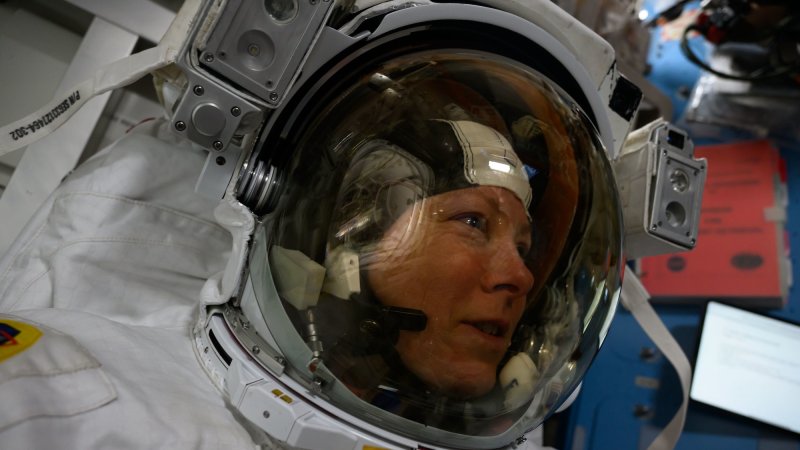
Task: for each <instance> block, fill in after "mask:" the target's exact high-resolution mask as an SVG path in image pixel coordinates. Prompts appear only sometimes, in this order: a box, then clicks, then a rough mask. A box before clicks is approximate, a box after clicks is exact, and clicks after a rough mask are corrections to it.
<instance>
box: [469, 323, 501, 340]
mask: <svg viewBox="0 0 800 450" xmlns="http://www.w3.org/2000/svg"><path fill="white" fill-rule="evenodd" d="M467 324H468V325H470V326H472V327H473V328H476V329H477V330H478V331H480V332H481V333H484V334H488V335H489V336H492V337H498V338H500V337H503V336H505V334H506V328H507V327H506V326H505V325H504V324H501V323H498V322H467Z"/></svg>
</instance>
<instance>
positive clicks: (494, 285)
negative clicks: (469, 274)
mask: <svg viewBox="0 0 800 450" xmlns="http://www.w3.org/2000/svg"><path fill="white" fill-rule="evenodd" d="M485 269H486V270H485V272H484V275H483V282H482V284H483V288H484V289H485V290H486V291H487V292H498V291H505V292H507V293H509V294H512V295H514V296H517V295H522V296H525V295H527V294H528V292H530V291H531V289H532V288H533V282H534V279H533V274H532V273H531V271H530V269H528V267H527V266H526V265H525V261H524V260H523V259H522V257H521V256H520V255H519V252H518V250H517V245H516V243H515V242H505V243H503V244H502V245H498V246H497V247H495V251H493V252H492V254H491V256H490V258H489V260H488V261H487V264H486V266H485Z"/></svg>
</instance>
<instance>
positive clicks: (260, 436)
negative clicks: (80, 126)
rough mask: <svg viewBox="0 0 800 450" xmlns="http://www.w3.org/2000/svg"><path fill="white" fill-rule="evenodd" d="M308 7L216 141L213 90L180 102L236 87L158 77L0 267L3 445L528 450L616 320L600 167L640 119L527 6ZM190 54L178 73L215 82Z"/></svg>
mask: <svg viewBox="0 0 800 450" xmlns="http://www.w3.org/2000/svg"><path fill="white" fill-rule="evenodd" d="M253 3H255V2H253ZM288 3H291V2H288ZM288 3H286V4H288ZM326 3H327V2H326ZM331 3H332V4H331V5H327V6H326V7H330V8H331V10H330V11H329V14H328V15H325V16H324V17H323V18H322V19H319V20H320V21H321V22H320V23H321V24H323V25H321V29H323V28H324V29H323V30H322V31H320V33H321V34H320V35H319V36H323V37H324V38H325V39H322V38H320V39H318V40H316V41H314V42H315V45H316V46H315V47H314V48H313V49H312V50H309V52H310V53H309V54H308V55H307V58H306V59H305V62H304V63H303V62H302V61H301V62H299V63H298V64H300V65H301V69H302V70H300V69H298V71H297V72H296V73H295V74H293V75H292V76H291V77H290V78H291V83H289V82H287V83H289V84H281V83H282V82H281V81H280V80H273V82H272V84H270V85H269V86H273V87H274V86H281V87H286V88H287V91H286V92H288V94H287V95H286V96H285V97H283V98H281V97H279V96H273V95H270V94H271V92H270V91H269V88H268V89H266V90H265V89H260V90H259V89H251V90H250V91H249V94H248V95H244V94H240V95H241V99H242V100H241V101H242V103H241V105H242V106H238V104H237V106H236V108H237V109H233V108H227V106H226V109H230V112H231V113H233V112H234V111H235V112H236V114H231V116H230V117H228V116H225V119H224V120H223V122H224V123H223V124H220V123H216V122H214V119H220V118H222V117H223V116H220V115H219V114H217V113H218V112H220V111H221V109H220V107H219V105H222V104H226V105H227V103H225V102H230V101H231V100H230V99H229V98H227V97H226V98H225V99H221V98H217V99H216V100H213V101H211V100H207V99H204V100H202V101H201V100H197V98H198V97H202V96H203V95H206V96H207V95H211V94H212V93H213V92H215V89H217V91H219V92H223V89H222V88H219V87H213V86H212V85H209V84H205V85H203V89H196V88H195V89H192V88H191V87H192V85H194V86H197V85H199V84H198V83H199V81H198V80H199V79H200V78H201V77H207V78H208V77H209V73H214V74H216V75H217V76H218V78H219V79H222V78H223V77H222V75H220V74H221V73H224V74H228V75H227V76H228V78H230V77H233V76H234V75H230V73H232V72H225V71H226V70H230V67H238V66H236V64H235V63H232V62H230V63H229V66H228V69H222V68H219V67H218V68H217V69H216V70H217V72H214V71H212V70H211V67H210V66H209V67H206V69H208V70H207V71H200V70H197V71H196V72H192V70H193V69H190V68H187V67H188V66H185V65H184V66H181V65H180V64H179V67H180V68H182V69H183V70H184V72H186V73H184V75H183V76H184V77H185V78H184V81H186V79H189V82H184V83H183V87H184V91H180V90H179V89H178V90H170V89H174V88H175V86H177V84H172V83H173V82H174V81H175V80H176V78H171V77H168V76H167V75H165V73H163V72H162V73H158V74H156V79H157V86H159V88H160V89H162V91H161V95H162V99H163V100H164V102H165V105H166V106H167V111H168V113H167V118H166V119H158V120H155V121H151V122H146V123H144V124H141V125H140V126H138V127H136V128H135V129H134V130H133V131H131V132H130V133H129V134H128V135H126V136H125V137H123V138H122V139H121V140H119V141H118V142H116V143H115V144H114V145H112V146H111V147H109V148H108V149H106V150H104V151H102V152H101V153H99V154H98V155H96V156H94V157H93V158H91V159H90V160H89V161H87V162H86V163H85V164H83V165H82V166H80V167H79V168H78V169H76V170H75V171H74V172H73V173H72V174H70V176H69V177H68V178H67V179H66V180H65V181H64V182H63V183H62V185H61V186H60V187H59V188H58V189H57V190H56V192H54V193H53V195H52V196H51V197H50V198H49V200H48V201H47V202H46V204H45V205H43V207H42V208H41V209H40V211H39V212H38V213H37V215H36V216H35V217H34V218H33V219H32V220H31V222H30V224H29V225H28V226H27V227H26V229H25V230H24V231H23V233H22V234H21V235H20V237H19V238H18V240H17V241H16V242H15V243H14V245H13V246H12V248H11V249H10V250H9V251H8V253H7V254H5V255H3V259H2V261H0V311H2V315H0V327H2V328H0V331H2V333H0V336H2V339H3V340H2V341H0V343H2V347H0V349H2V353H0V395H2V398H3V399H4V403H6V404H7V405H9V406H8V407H4V408H3V410H2V411H0V442H3V446H4V447H5V446H6V445H7V446H8V447H9V448H19V447H22V446H33V447H37V448H38V447H46V446H53V447H59V448H65V447H66V448H96V447H114V448H125V447H133V448H161V447H170V448H174V447H178V448H183V447H187V448H188V447H191V448H240V447H243V448H253V447H257V446H262V447H266V448H312V449H313V448H348V449H349V448H352V449H362V448H363V449H366V448H442V449H444V448H461V449H464V448H470V449H474V448H486V449H488V448H521V447H525V446H527V447H528V448H537V446H538V444H537V440H538V439H537V437H536V436H537V433H541V429H540V428H539V427H540V425H541V424H542V422H543V421H544V420H545V419H546V418H547V417H549V416H550V415H552V414H553V413H554V412H555V411H556V410H558V409H559V408H560V407H562V406H564V405H566V404H568V403H569V399H570V398H571V397H572V396H573V395H574V393H575V392H576V391H577V389H578V387H579V385H580V380H581V378H582V377H583V375H584V373H585V372H586V370H587V368H588V366H589V364H590V362H591V360H592V358H593V357H594V355H595V354H596V352H597V350H598V348H599V346H600V344H601V343H602V340H603V338H604V337H605V333H606V331H607V329H608V326H609V324H610V321H611V318H612V317H613V314H614V311H615V308H616V305H617V298H618V296H619V288H620V285H621V272H622V266H623V265H622V242H623V237H622V236H623V231H622V213H621V211H622V207H621V204H620V200H619V194H618V192H617V190H616V186H615V179H614V173H613V170H612V167H611V163H610V161H609V160H610V158H611V157H612V156H613V154H614V153H615V152H617V151H618V149H619V145H620V143H619V141H621V140H622V139H623V138H624V135H625V134H626V133H627V127H628V122H629V121H630V119H631V115H630V114H632V112H633V111H634V110H635V103H636V102H637V101H638V97H637V96H636V95H633V99H631V98H628V96H626V91H625V89H627V88H629V86H628V85H626V84H625V82H624V79H623V78H618V76H617V75H616V72H615V71H614V70H613V53H612V54H611V57H610V58H611V63H610V65H609V66H607V67H603V69H602V70H595V68H593V67H592V68H590V70H587V69H586V67H584V66H582V65H581V64H582V63H581V62H580V61H579V60H578V59H576V58H575V54H576V53H579V52H577V51H576V50H575V47H574V46H572V45H565V44H564V43H563V42H562V43H559V42H561V41H559V40H558V39H555V38H553V37H552V34H551V33H546V32H545V31H544V29H543V28H542V27H540V26H538V25H536V24H535V23H534V22H535V20H534V21H531V20H530V19H529V18H530V17H539V16H541V15H545V16H547V18H548V19H549V22H550V24H549V25H544V26H546V27H551V29H552V27H555V28H558V27H557V26H556V25H553V24H558V23H561V22H559V21H565V22H564V23H569V24H572V25H573V26H575V27H576V33H577V34H581V35H582V36H583V37H584V38H587V37H589V38H591V39H595V38H593V37H592V36H593V35H591V33H590V32H588V30H585V29H582V28H580V27H579V25H578V24H577V22H575V21H574V19H571V18H568V17H567V16H566V15H564V14H561V13H558V12H557V8H556V7H555V6H553V5H548V4H549V2H542V3H537V2H534V3H535V4H532V5H530V6H524V5H522V4H521V3H517V2H508V3H507V4H505V5H506V6H505V7H503V6H499V5H501V4H500V3H496V2H486V3H485V4H483V5H466V4H450V3H448V4H437V3H428V2H392V3H390V4H385V3H379V4H376V5H372V4H361V5H358V7H354V6H353V5H344V4H338V3H335V2H331ZM314 4H317V2H311V5H314ZM215 5H216V6H218V7H219V4H216V3H215ZM259 5H260V3H259ZM270 5H271V6H270ZM276 5H277V3H275V4H271V3H268V4H267V6H266V8H267V10H270V8H273V9H272V10H270V11H271V12H270V14H271V15H272V17H273V18H274V17H276V14H277V15H280V20H278V22H280V23H287V21H291V18H292V17H300V16H304V13H303V12H302V11H303V9H302V8H309V7H311V6H309V5H302V6H297V5H301V4H294V5H296V7H297V8H299V9H298V10H296V11H295V10H292V9H291V8H289V10H287V9H286V8H283V7H281V8H278V7H277V6H276ZM281 5H283V6H286V5H285V4H284V3H281ZM387 5H388V6H387ZM230 8H234V7H233V6H231V7H230ZM348 8H349V9H348ZM520 8H521V9H520ZM292 11H294V12H292ZM298 11H299V12H298ZM520 11H523V12H522V13H520ZM525 11H527V12H525ZM238 12H241V11H238ZM279 12H280V14H278V13H279ZM511 12H514V14H511ZM226 14H231V15H230V16H226ZM283 14H285V16H284V15H283ZM305 16H306V17H312V16H313V14H310V13H309V14H306V15H305ZM523 16H524V17H527V18H524V17H523ZM225 17H237V18H240V17H241V16H239V15H236V14H234V13H232V12H230V10H225V11H220V12H219V14H218V15H217V16H215V21H214V22H213V23H214V24H215V26H218V27H222V26H223V25H224V24H226V23H227V24H230V23H238V24H239V25H238V26H242V24H241V21H240V22H236V20H240V19H236V20H233V19H232V20H230V21H226V20H225ZM314 17H316V16H314ZM444 18H447V20H444ZM425 21H432V23H434V24H435V25H430V26H428V25H425V23H426V22H425ZM539 22H540V23H543V22H548V20H544V19H541V18H540V19H539ZM197 23H198V25H197V28H196V29H204V30H206V31H207V28H203V26H202V25H203V23H205V24H206V25H207V24H208V22H203V21H202V20H198V21H197ZM500 24H507V26H506V28H505V29H501V28H502V27H500ZM478 25H480V26H478ZM466 30H469V31H470V33H465V31H466ZM250 31H252V30H249V31H248V30H244V31H242V33H241V34H240V35H237V37H236V38H235V39H234V40H237V39H238V41H237V42H239V43H240V44H241V43H242V42H245V44H247V42H248V41H247V39H250V40H251V42H250V44H249V45H244V46H243V47H242V46H241V45H240V46H239V47H238V48H243V49H244V53H245V54H246V56H243V57H242V58H243V59H244V60H245V63H244V66H246V67H250V68H254V67H255V68H258V67H261V68H262V69H263V66H259V64H257V63H258V61H260V60H259V59H258V57H259V55H261V54H262V53H261V52H263V50H264V49H265V48H266V46H265V45H264V43H265V42H266V41H267V39H265V38H264V36H263V35H262V34H257V33H254V32H253V33H250ZM226 32H227V33H228V34H225V36H228V35H229V34H230V31H229V30H228V31H226ZM336 33H340V34H338V35H337V34H336ZM515 33H517V34H515ZM553 33H557V31H556V30H554V31H553ZM223 34H224V33H223ZM209 36H210V37H209ZM215 36H216V35H215V34H214V32H213V31H212V32H210V33H207V34H206V35H205V38H206V40H205V41H204V42H205V44H204V46H203V47H202V48H200V47H198V48H197V49H196V51H197V53H196V54H195V56H198V55H199V56H201V57H200V58H194V59H192V61H194V62H195V63H197V62H198V61H205V62H206V63H207V64H209V65H212V64H213V62H214V61H218V60H219V59H220V58H222V59H225V58H227V59H228V60H231V59H233V57H234V54H233V51H230V49H229V48H228V47H225V45H226V44H225V38H219V39H221V40H217V41H215V39H216V38H215ZM336 36H338V37H336ZM526 36H527V37H526ZM523 37H525V39H528V41H526V40H525V39H522V38H523ZM533 37H536V38H537V39H539V42H538V45H539V46H538V47H536V46H533V45H531V46H529V47H520V44H521V43H524V42H527V43H528V44H531V42H530V39H533ZM562 37H563V36H562ZM512 38H513V39H512ZM242 39H244V40H242ZM591 39H590V41H591ZM214 45H217V47H216V48H214ZM309 45H311V44H309ZM598 45H599V47H598V48H602V49H604V50H606V51H607V50H608V48H607V47H606V46H604V45H603V43H598ZM337 46H339V47H338V50H336V51H332V50H331V49H333V48H337ZM187 49H188V50H187ZM187 49H185V51H186V52H187V53H191V52H193V51H195V50H193V49H192V48H191V46H188V47H187ZM223 49H228V50H229V51H223ZM343 49H347V51H344V50H343ZM554 49H559V51H560V53H559V52H556V51H555V50H554ZM320 52H322V53H324V54H327V55H329V57H328V58H327V59H326V58H322V57H321V56H320V54H322V53H320ZM277 53H279V52H277V50H276V52H275V54H277ZM207 55H213V57H207ZM330 55H333V56H330ZM554 55H558V56H554ZM273 56H274V55H273ZM606 56H607V55H606ZM247 58H249V59H247ZM601 59H602V58H601ZM605 61H606V62H608V60H605ZM226 64H228V63H226ZM302 64H305V65H302ZM589 66H591V64H589ZM239 75H240V76H243V75H241V73H239ZM560 76H565V77H567V78H568V79H566V78H564V79H561V78H559V77H560ZM608 77H611V78H610V79H609V78H608ZM177 78H180V77H177ZM203 79H205V78H203ZM281 80H283V79H281ZM615 84H616V85H617V86H623V87H622V88H620V89H622V90H621V91H620V89H616V88H613V87H614V85H615ZM234 85H235V86H237V87H238V88H242V89H245V88H246V87H247V83H246V82H244V81H240V82H237V83H230V84H229V85H227V87H226V89H227V91H225V92H230V91H231V89H232V88H230V86H234ZM187 86H188V87H187ZM262 87H263V85H262ZM603 89H606V90H607V91H608V92H606V94H607V95H608V98H607V97H603V96H602V95H600V94H599V92H600V91H603ZM175 92H183V94H179V95H173V94H174V93H175ZM219 92H218V95H223V94H222V93H219ZM201 94H202V95H201ZM181 95H183V97H181ZM225 95H227V94H225ZM260 95H261V96H262V97H263V98H262V100H263V102H262V103H263V104H264V105H266V106H265V107H264V108H262V109H260V110H259V109H258V108H255V107H253V108H251V107H250V106H247V105H252V104H262V103H259V102H258V101H257V98H256V97H259V96H260ZM237 98H239V97H237ZM254 98H256V99H255V100H254ZM279 98H280V100H278V99H279ZM609 98H611V100H613V101H609ZM270 101H273V102H274V103H272V104H270ZM198 102H199V103H198ZM247 102H250V103H247ZM631 102H632V103H633V104H631ZM609 105H612V106H609ZM215 108H218V109H219V110H218V109H215ZM182 111H193V112H192V113H191V114H189V115H187V116H182V115H181V114H184V113H183V112H182ZM259 111H260V112H259ZM243 112H244V113H250V114H251V116H250V117H249V119H247V120H245V119H244V118H242V119H241V120H242V122H236V120H240V119H238V117H240V116H241V115H242V113H243ZM244 116H247V114H244ZM232 117H237V119H233V118H232ZM254 117H256V118H261V119H262V120H260V121H255V122H257V123H258V125H257V126H254V125H253V123H254ZM232 124H234V125H232ZM235 124H238V125H235ZM620 124H622V125H620ZM231 127H233V129H234V130H235V131H234V132H232V134H231V136H228V138H226V137H225V133H227V132H228V131H227V130H229V128H231ZM237 127H238V128H237ZM248 132H252V133H253V134H252V136H253V139H252V140H250V141H249V140H248V136H247V133H248ZM213 133H216V134H213ZM237 133H240V134H237ZM192 141H193V142H192ZM217 142H219V144H217ZM248 142H249V144H248ZM198 143H199V144H201V145H197V144H198ZM248 145H249V146H248ZM203 146H205V147H206V148H203ZM237 149H238V150H240V151H241V153H236V151H237ZM236 155H239V156H238V157H237V158H234V156H236ZM220 170H231V171H232V172H231V173H230V174H229V176H228V177H227V178H226V177H222V179H224V183H223V184H224V186H223V187H224V189H223V190H224V196H223V197H222V200H219V199H218V198H217V199H213V198H208V197H205V196H203V195H200V194H198V193H197V192H196V189H195V188H196V186H195V182H196V180H197V176H198V174H201V173H202V174H203V176H204V177H205V181H203V179H201V182H200V183H199V184H198V186H200V185H202V184H203V183H204V182H208V180H209V179H213V180H219V179H220V177H219V176H218V175H215V174H218V173H219V171H220Z"/></svg>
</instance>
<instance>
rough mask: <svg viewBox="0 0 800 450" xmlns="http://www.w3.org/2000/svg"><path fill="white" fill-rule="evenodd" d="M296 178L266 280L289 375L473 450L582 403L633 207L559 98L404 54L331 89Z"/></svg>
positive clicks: (452, 56)
mask: <svg viewBox="0 0 800 450" xmlns="http://www.w3.org/2000/svg"><path fill="white" fill-rule="evenodd" d="M284 170H285V171H286V176H285V178H284V180H285V183H284V188H283V190H282V191H281V192H282V193H281V197H280V200H279V202H278V205H277V207H276V209H275V210H274V212H272V213H270V214H269V215H267V216H265V217H264V218H263V223H262V226H261V228H260V229H259V231H258V233H257V236H256V242H255V244H254V247H253V251H252V253H251V272H252V273H251V278H253V279H254V286H255V288H256V289H255V290H256V297H257V299H258V302H259V304H260V307H261V311H262V313H263V316H264V318H265V321H266V322H267V325H268V327H269V328H270V330H271V332H272V333H273V335H275V336H276V339H277V340H278V345H279V346H280V347H281V350H283V352H284V354H285V355H286V356H287V360H288V362H289V365H290V368H291V370H290V371H289V373H290V374H294V376H295V377H296V378H298V379H299V380H301V381H306V382H307V381H309V380H313V379H322V380H325V386H326V389H324V390H323V394H322V395H323V396H324V397H325V398H326V400H327V401H329V402H330V403H331V404H334V405H336V406H337V407H339V408H341V409H343V410H345V411H347V412H349V413H351V414H352V415H354V416H359V417H361V418H362V419H364V418H367V419H366V420H371V421H373V422H375V421H376V420H377V421H379V422H380V424H379V425H380V426H381V427H384V428H389V429H392V430H394V431H397V432H399V433H403V434H407V435H411V436H413V437H416V438H419V439H424V440H425V441H427V442H438V443H449V444H450V445H452V443H453V442H456V443H458V442H462V443H463V446H464V447H471V446H475V445H478V446H480V444H479V443H478V444H476V441H475V440H474V439H473V438H487V441H486V442H487V444H486V445H487V446H489V445H495V444H496V443H497V442H499V441H500V440H502V439H504V438H505V437H508V436H514V437H516V436H519V435H521V434H523V433H524V432H525V431H527V430H529V429H530V428H532V427H534V426H536V425H537V424H539V423H540V422H541V421H542V420H544V418H546V417H547V416H548V415H549V414H550V413H552V412H553V411H554V410H555V408H557V407H558V406H559V405H560V404H561V403H562V402H563V401H564V400H565V399H566V398H567V396H568V395H569V394H570V393H571V392H572V390H574V388H575V387H576V386H577V384H578V383H579V381H580V378H581V377H582V376H583V373H584V372H585V370H586V369H587V367H588V365H589V363H590V361H591V359H592V358H593V357H594V355H595V353H596V351H597V349H598V348H599V344H600V342H601V341H602V339H603V337H604V333H605V331H606V328H607V326H608V323H609V321H610V318H611V315H613V312H614V308H615V305H616V301H617V296H618V290H619V286H620V270H621V223H620V207H619V202H618V199H617V194H616V189H615V186H614V180H613V176H612V174H611V171H610V169H609V165H608V162H607V160H606V155H605V151H604V149H603V147H602V145H601V144H600V140H599V138H598V136H597V132H596V131H595V129H594V128H593V127H592V126H591V124H590V122H589V120H587V118H586V116H585V115H584V113H583V112H582V111H581V109H580V107H578V106H577V104H576V103H575V102H574V101H572V100H571V99H570V97H569V96H568V95H566V94H565V93H564V92H562V91H561V90H560V89H559V88H558V87H557V85H555V84H554V83H553V82H551V81H550V80H548V79H546V78H545V77H544V76H542V75H541V74H539V73H538V72H536V71H534V70H532V69H530V68H528V67H525V66H522V65H520V64H517V63H515V62H513V61H510V60H506V59H502V58H500V57H496V56H488V55H486V54H483V53H480V52H470V51H458V52H452V51H449V52H420V53H416V54H411V55H406V56H402V57H397V58H394V59H391V60H390V61H387V62H385V63H383V64H380V65H378V66H373V67H372V68H371V69H370V70H369V71H367V72H366V73H361V74H357V75H354V76H353V77H352V78H351V79H349V80H348V81H347V82H346V83H345V82H343V83H341V84H340V85H339V86H338V87H337V89H335V90H333V91H331V92H329V95H328V96H327V97H326V99H325V100H324V102H321V103H320V104H319V105H318V107H317V110H316V113H315V114H314V117H313V118H312V119H311V120H308V121H307V123H306V125H304V126H303V129H302V130H301V132H299V133H298V136H297V138H296V144H295V145H293V149H292V153H291V157H290V158H288V159H287V161H286V165H285V168H284ZM287 323H288V324H289V325H287ZM299 348H302V351H298V349H299ZM462 438H463V439H468V440H466V441H465V440H461V439H462ZM469 439H473V440H472V441H469ZM466 442H470V443H466ZM477 442H480V439H478V441H477ZM456 445H459V444H456Z"/></svg>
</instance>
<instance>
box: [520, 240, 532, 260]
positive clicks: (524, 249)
mask: <svg viewBox="0 0 800 450" xmlns="http://www.w3.org/2000/svg"><path fill="white" fill-rule="evenodd" d="M530 251H531V246H530V244H528V243H527V242H522V243H519V244H517V253H519V257H520V258H522V259H525V258H527V257H528V253H530Z"/></svg>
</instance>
